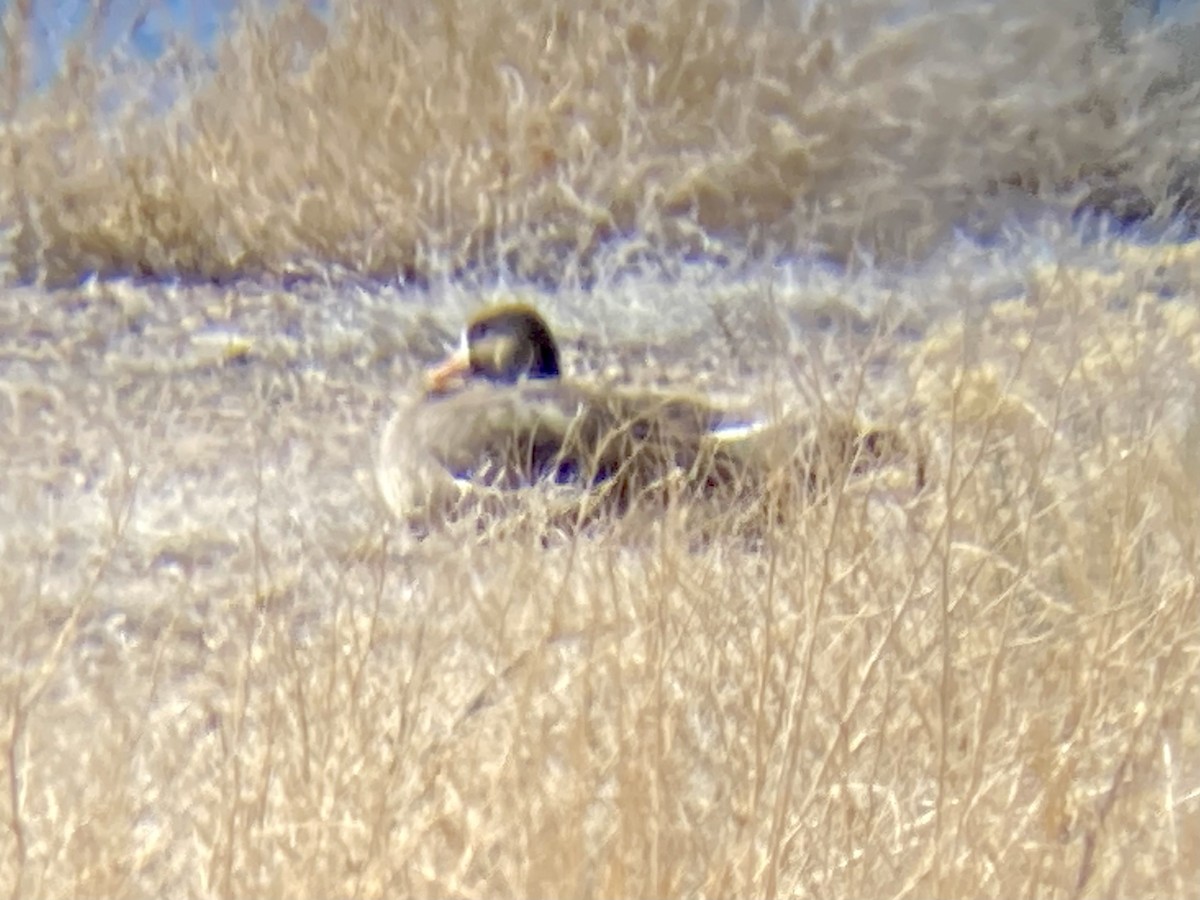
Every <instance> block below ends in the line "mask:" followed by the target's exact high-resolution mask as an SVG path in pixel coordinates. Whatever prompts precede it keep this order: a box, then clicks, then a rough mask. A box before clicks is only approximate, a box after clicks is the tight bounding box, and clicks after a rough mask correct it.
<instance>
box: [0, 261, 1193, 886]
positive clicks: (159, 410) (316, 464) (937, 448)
mask: <svg viewBox="0 0 1200 900" xmlns="http://www.w3.org/2000/svg"><path fill="white" fill-rule="evenodd" d="M1111 252H1112V255H1113V256H1114V257H1115V258H1116V259H1118V261H1120V263H1121V266H1122V268H1121V270H1120V271H1119V273H1118V274H1114V275H1109V276H1103V277H1102V276H1099V275H1096V274H1095V273H1094V271H1093V270H1091V269H1070V268H1062V269H1057V270H1038V269H1033V270H1030V271H1028V272H1026V276H1027V277H1026V282H1027V290H1026V292H1025V293H1024V295H1023V296H1022V297H1020V298H1018V299H1014V300H1013V301H1011V302H1007V303H1003V304H1000V305H997V306H995V307H993V308H992V309H991V310H990V311H988V312H986V313H980V314H979V316H978V317H976V318H975V319H973V320H971V321H968V322H965V323H959V324H950V325H945V326H942V327H940V328H937V329H935V330H933V331H932V332H931V333H930V334H929V335H928V337H927V338H926V339H925V340H923V341H921V342H917V343H904V342H899V343H898V342H897V340H896V339H895V338H889V339H887V340H879V341H868V342H867V344H866V345H865V346H862V345H861V344H859V343H857V342H856V340H857V339H855V338H854V337H853V336H852V335H849V336H848V335H847V334H845V333H842V332H838V331H836V330H835V331H833V332H828V333H826V334H824V335H823V336H822V335H819V336H817V337H815V338H814V337H811V336H809V337H805V336H804V332H803V331H797V332H793V337H792V338H791V341H792V342H794V341H796V340H799V341H800V342H801V344H800V346H802V347H803V348H804V351H805V355H804V356H803V357H800V356H798V348H797V346H795V345H794V343H792V344H789V345H787V347H786V349H784V350H783V351H781V352H779V353H778V354H775V355H772V356H769V357H767V358H765V359H764V360H763V361H762V363H761V364H762V366H763V369H762V371H760V372H759V373H758V374H759V375H760V376H761V378H759V379H757V380H756V379H755V378H753V377H749V378H748V379H747V383H758V384H761V385H774V386H775V387H774V388H773V390H774V391H775V393H776V394H777V395H785V394H790V395H791V396H793V397H795V396H798V395H801V394H806V393H812V392H815V393H817V394H819V395H820V396H823V397H825V398H826V400H828V401H829V402H830V403H852V402H853V401H854V396H855V395H856V394H857V395H858V396H859V404H858V405H859V406H860V407H862V408H864V409H871V408H875V409H877V410H878V409H893V410H894V409H899V408H901V406H902V405H903V404H902V403H901V402H899V401H900V400H902V398H903V397H905V396H909V397H911V398H913V400H914V401H915V403H916V405H915V406H914V408H913V409H912V411H911V415H912V416H913V419H914V421H915V422H918V423H919V425H920V428H921V429H922V431H923V433H924V434H925V436H926V439H927V441H928V443H929V447H930V452H931V465H930V469H931V471H930V486H929V487H928V488H927V490H926V491H925V492H924V493H923V494H919V495H914V494H913V492H912V490H911V482H910V481H908V480H906V476H905V474H904V473H903V472H899V471H892V472H880V473H879V474H877V475H873V476H867V477H864V478H861V479H856V480H854V481H852V482H849V483H848V484H847V485H846V486H845V487H844V489H841V490H836V491H834V492H833V494H832V496H830V497H829V498H828V499H827V500H826V501H825V502H823V503H819V504H815V505H812V506H811V507H807V508H799V509H797V510H795V511H794V514H793V515H792V516H791V517H790V518H789V519H787V520H786V521H781V522H780V523H778V524H777V526H776V527H775V528H774V529H772V530H769V531H768V532H767V533H766V536H765V539H763V540H759V541H753V540H752V541H747V540H746V538H745V537H744V536H743V535H741V534H734V533H728V532H726V531H724V530H723V528H722V525H721V523H722V522H723V521H725V520H724V519H722V518H721V517H720V516H719V515H714V514H713V512H712V511H711V510H706V509H704V508H702V507H695V506H678V507H673V508H671V509H670V510H668V511H667V512H665V513H663V514H661V515H659V516H658V517H656V518H653V519H646V518H639V517H637V516H634V517H632V518H630V519H627V520H625V521H622V522H617V523H613V524H612V525H611V526H610V527H608V528H602V529H600V530H599V531H593V533H591V534H589V535H587V536H584V537H580V538H578V539H576V540H560V541H551V542H550V545H549V546H548V547H544V546H543V543H542V540H541V537H540V535H539V532H538V529H537V528H536V527H533V528H529V529H521V528H510V529H506V530H505V536H496V537H494V538H492V539H490V540H482V541H481V540H479V539H477V538H476V537H475V536H474V533H473V531H471V532H469V533H468V532H463V531H461V530H460V531H454V530H453V529H451V530H449V531H448V532H446V533H445V534H435V535H433V536H432V537H430V538H429V539H428V540H425V541H423V542H420V543H416V542H413V541H412V540H411V539H410V538H408V537H407V536H406V535H405V534H404V533H403V532H400V531H397V530H396V529H395V528H394V527H393V526H392V525H391V524H390V523H389V522H388V520H387V518H386V516H385V515H384V513H383V510H382V508H381V504H380V502H379V500H378V498H377V496H376V494H375V491H374V486H373V481H372V472H371V454H370V443H369V442H370V441H371V440H373V438H372V434H373V433H375V432H376V431H377V428H378V426H379V424H380V422H381V421H382V419H383V417H384V415H385V414H386V412H387V410H388V407H389V406H390V403H389V401H388V399H387V398H388V395H389V394H391V393H393V392H394V391H395V390H396V383H397V380H400V381H402V382H405V381H408V380H409V378H410V377H411V374H412V371H413V367H414V366H415V365H416V364H417V363H418V362H419V361H420V359H421V357H422V353H421V352H420V351H418V352H416V353H415V355H409V354H405V355H403V356H401V357H399V358H390V357H389V356H388V354H389V352H390V347H391V344H390V343H388V341H389V340H390V338H388V337H387V336H385V335H382V334H380V333H379V332H378V331H377V330H376V326H375V325H374V323H373V318H374V316H376V315H379V316H382V315H384V314H385V313H384V309H385V308H386V307H387V306H389V305H390V304H392V303H394V302H395V298H394V297H389V296H387V295H384V296H382V297H376V296H374V295H366V294H361V293H358V294H356V293H353V292H351V293H347V294H344V295H341V296H339V298H338V301H339V303H340V304H342V305H343V308H344V309H345V310H347V311H349V312H350V313H351V315H350V316H349V319H350V321H351V323H352V324H351V326H350V328H351V333H350V334H349V335H344V334H337V333H335V332H334V331H333V330H332V329H329V328H326V329H325V330H324V331H323V330H322V329H320V328H318V327H317V323H319V321H320V320H321V318H322V317H323V316H324V315H325V310H326V309H327V308H328V297H327V296H326V297H325V299H324V302H321V295H320V292H317V291H310V292H309V293H307V294H306V293H305V291H300V292H299V293H291V294H283V293H276V292H269V291H267V292H259V293H257V294H256V293H254V292H248V291H246V290H245V288H244V287H243V288H234V289H219V290H217V289H205V290H202V291H201V290H196V291H192V292H186V291H178V290H169V291H168V290H162V291H156V290H155V289H143V288H131V287H125V286H121V285H112V286H107V287H97V288H95V289H93V290H92V291H91V292H89V293H84V294H78V293H76V294H73V295H70V296H69V298H68V297H61V298H59V299H58V300H57V301H54V302H48V300H47V298H46V297H45V296H44V295H37V294H33V293H29V294H26V293H16V294H10V302H12V303H15V304H19V303H21V302H24V300H28V301H29V303H30V304H31V306H30V307H29V308H28V309H26V310H25V311H24V313H23V315H13V316H12V318H10V319H9V320H8V321H7V322H6V323H5V327H4V329H3V333H4V334H5V335H6V340H7V341H8V344H7V346H6V347H5V352H6V354H7V355H8V356H10V358H16V357H18V356H23V362H22V363H21V364H20V365H14V366H10V368H9V369H8V374H7V375H6V377H5V382H4V386H5V393H4V397H5V401H4V402H5V406H6V417H5V421H7V422H8V423H9V424H7V425H6V426H5V429H4V431H3V432H2V437H3V442H4V447H3V449H4V452H5V454H6V456H7V457H8V459H9V460H10V462H9V464H8V465H9V468H8V472H9V475H10V477H9V479H7V481H6V487H5V489H4V491H3V492H2V493H0V500H2V501H3V503H4V508H3V510H2V512H3V519H4V521H5V522H6V524H5V526H4V531H3V533H2V535H0V538H2V540H3V546H4V554H3V558H4V560H5V562H4V566H3V567H2V568H0V578H2V579H3V583H4V588H3V592H2V594H0V596H2V597H3V603H4V610H3V615H4V621H5V622H6V623H7V624H6V626H5V629H4V631H3V638H2V640H3V658H4V659H5V660H6V663H5V667H4V670H3V679H2V680H0V702H2V704H3V708H4V709H5V717H4V722H5V729H4V732H3V734H2V735H0V748H2V749H3V751H4V754H3V759H4V764H3V771H4V772H5V776H6V780H5V783H4V790H3V797H4V801H5V802H4V814H3V817H2V821H3V824H4V831H3V838H0V849H2V856H0V884H3V885H4V886H5V887H7V888H8V889H9V890H10V892H11V893H12V895H13V896H21V897H26V896H42V895H61V894H72V895H79V896H114V895H131V894H134V895H154V896H165V895H166V896H174V895H184V894H186V895H193V894H198V895H205V896H208V895H212V896H246V895H249V894H255V895H279V894H288V895H293V896H294V895H296V894H298V893H299V894H302V895H305V896H351V895H355V896H396V895H405V896H408V895H413V896H417V895H428V896H447V895H463V896H475V895H485V896H561V895H574V896H581V895H582V896H605V897H607V896H682V895H695V894H703V895H711V896H744V895H752V894H782V895H789V896H795V895H797V894H801V895H809V894H820V895H828V894H832V895H846V896H1003V897H1010V896H1020V895H1033V894H1037V895H1041V896H1055V897H1076V896H1112V895H1121V896H1173V897H1183V896H1186V895H1187V893H1188V892H1189V890H1190V889H1189V888H1188V887H1187V885H1189V884H1194V876H1195V874H1196V871H1197V867H1198V865H1200V793H1198V791H1200V767H1198V766H1197V760H1200V714H1198V713H1197V710H1200V703H1198V702H1197V701H1198V700H1200V697H1198V696H1197V695H1198V694H1200V608H1198V607H1200V599H1198V593H1197V584H1198V581H1197V577H1198V574H1200V573H1198V566H1200V555H1198V551H1197V534H1198V531H1197V515H1198V510H1200V506H1198V504H1197V501H1196V497H1197V496H1200V494H1198V492H1197V488H1198V487H1200V485H1198V483H1197V482H1198V481H1200V455H1198V453H1200V451H1198V450H1197V443H1196V441H1197V431H1198V429H1197V426H1196V419H1195V406H1194V396H1193V394H1192V393H1191V392H1192V391H1194V389H1195V386H1196V384H1197V383H1200V381H1198V376H1200V338H1198V337H1197V335H1200V328H1198V327H1197V324H1198V323H1197V321H1196V312H1195V307H1194V304H1193V302H1192V300H1190V299H1187V300H1185V299H1180V300H1172V301H1164V300H1162V299H1161V298H1160V297H1159V296H1158V292H1159V291H1160V290H1166V289H1174V288H1179V287H1181V286H1183V285H1187V284H1194V283H1195V278H1196V276H1197V273H1198V272H1200V261H1198V258H1197V255H1196V253H1195V251H1191V252H1190V253H1189V254H1188V255H1182V254H1181V255H1178V256H1177V257H1175V258H1168V257H1167V256H1166V255H1164V253H1162V252H1155V253H1150V254H1147V255H1146V258H1145V259H1140V258H1133V257H1122V256H1121V255H1120V253H1121V252H1122V251H1120V248H1118V247H1114V248H1112V251H1111ZM922 284H924V285H928V284H929V282H928V281H927V280H922V279H917V280H915V281H914V282H913V284H911V285H910V286H909V288H910V289H915V288H916V287H917V286H918V285H922ZM625 290H627V291H629V290H631V289H629V288H626V289H625ZM645 290H646V288H645V287H644V286H639V287H637V288H636V291H640V292H644V291H645ZM724 290H725V294H724V295H723V296H724V299H728V300H739V301H740V302H742V303H743V304H752V303H754V302H755V301H754V297H755V296H758V297H759V298H762V297H766V296H770V297H771V298H772V299H771V300H770V302H771V303H772V304H773V308H774V309H775V310H776V311H777V312H778V313H779V314H780V315H781V316H785V317H786V316H787V315H788V314H789V313H790V312H791V310H792V309H793V308H802V307H803V306H805V305H807V303H809V302H810V301H811V299H812V297H811V294H810V293H809V292H808V291H805V290H802V289H794V290H793V291H791V292H786V291H781V290H779V289H777V288H771V287H770V286H769V285H768V284H764V283H749V284H747V285H744V286H743V287H742V288H740V289H739V290H740V291H741V293H740V294H738V295H735V294H733V293H731V291H732V289H728V288H727V289H724ZM147 291H148V292H149V295H148V296H146V292H147ZM629 296H634V295H633V294H627V295H625V297H624V299H628V297H629ZM641 296H643V297H644V293H643V294H642V295H641ZM1193 296H1194V295H1193ZM137 297H141V298H142V299H143V300H144V301H145V311H144V312H143V313H141V314H140V315H139V316H138V317H137V318H136V322H137V324H138V328H139V332H138V334H137V337H136V339H135V340H134V342H133V343H129V344H124V343H122V342H123V341H124V340H125V338H123V337H122V335H125V334H126V333H127V329H128V322H127V320H126V319H125V318H123V313H122V312H121V310H122V309H127V308H128V307H129V306H130V305H132V299H131V298H137ZM68 299H69V300H70V302H69V303H67V302H65V301H67V300H68ZM617 299H618V302H619V301H620V300H622V299H623V298H622V295H621V294H620V293H618V295H617ZM935 299H936V298H935ZM222 302H225V303H234V304H238V305H239V307H240V310H241V313H240V316H239V322H240V323H241V324H242V325H243V327H245V328H246V329H247V331H249V330H251V329H252V328H258V329H261V332H262V334H261V336H255V337H254V338H253V340H250V339H247V346H248V349H244V348H242V345H236V347H238V348H241V349H239V350H238V352H237V353H230V351H229V349H228V347H223V348H219V349H220V350H221V352H220V353H218V355H217V357H216V361H214V358H213V355H212V351H211V349H210V347H209V346H208V345H207V344H206V343H202V342H201V341H199V339H198V336H196V335H190V336H189V335H188V334H187V333H186V332H185V331H183V330H181V329H180V328H179V327H178V326H177V325H176V326H175V327H169V326H168V324H167V323H170V322H179V321H185V320H186V311H187V310H188V309H189V308H191V307H193V306H195V305H200V306H202V307H207V308H212V307H216V306H219V305H220V304H221V303H222ZM545 302H546V303H547V305H548V306H550V307H551V308H554V304H555V303H556V301H553V300H547V301H545ZM557 302H562V301H557ZM30 309H32V310H33V311H34V313H33V314H30ZM159 316H161V317H162V318H158V317H159ZM289 319H294V321H295V322H296V324H297V326H298V327H297V330H298V332H299V333H302V334H306V335H311V337H310V338H308V339H307V340H306V341H305V342H303V343H299V344H298V345H296V346H294V347H292V349H291V351H290V355H289V352H285V349H286V348H285V347H284V345H278V344H272V343H271V342H270V338H271V336H272V335H273V334H275V333H276V332H277V330H278V329H279V328H280V326H281V323H282V322H284V321H287V320H289ZM255 323H257V325H255ZM423 329H424V327H423V326H422V327H417V328H415V330H414V331H413V332H411V333H412V334H414V335H417V336H414V337H413V342H414V345H417V344H419V343H420V342H421V341H422V340H425V338H421V337H419V334H420V333H424V332H423ZM567 330H568V333H569V332H570V329H569V328H568V329H567ZM399 331H400V333H409V332H405V331H404V330H403V329H399ZM339 346H344V347H346V348H348V349H344V350H342V351H341V352H339V350H338V347H339ZM134 347H136V348H137V349H138V350H140V353H135V352H133V348H134ZM172 348H174V349H172ZM613 352H614V355H616V353H617V352H619V345H617V346H614V348H613ZM801 358H803V359H804V362H799V361H798V360H799V359H801ZM687 362H688V360H686V359H683V360H680V363H681V364H686V363H687ZM906 367H907V368H908V370H909V371H910V373H911V374H910V375H906V374H905V369H906ZM822 372H840V373H842V374H846V373H848V374H849V375H850V377H849V378H843V379H842V380H841V381H838V382H836V383H835V382H833V381H831V380H829V379H828V378H826V377H825V376H823V375H821V374H820V373H822ZM22 373H23V374H22ZM405 373H408V374H405ZM648 374H655V373H648ZM856 385H857V386H856ZM763 390H764V391H765V390H766V389H765V388H764V389H763ZM522 514H524V515H525V516H526V517H527V518H526V519H525V520H524V521H526V522H527V523H529V524H531V525H534V526H536V524H537V517H538V510H537V508H536V506H530V507H528V508H526V509H525V510H524V511H523V513H522V512H521V511H518V512H517V513H515V515H516V516H517V517H520V516H521V515H522ZM512 521H513V520H511V519H510V520H509V521H508V523H509V524H511V522H512ZM517 521H520V519H519V518H518V519H517ZM698 525H699V526H704V527H705V528H706V530H707V531H708V541H707V543H704V544H702V545H697V544H696V543H695V540H694V538H695V535H696V533H697V526H698ZM497 534H499V532H498V533H497Z"/></svg>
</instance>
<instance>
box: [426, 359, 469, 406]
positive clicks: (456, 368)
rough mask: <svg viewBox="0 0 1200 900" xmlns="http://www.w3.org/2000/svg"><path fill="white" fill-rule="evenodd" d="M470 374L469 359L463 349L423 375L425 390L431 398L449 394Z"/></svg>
mask: <svg viewBox="0 0 1200 900" xmlns="http://www.w3.org/2000/svg"><path fill="white" fill-rule="evenodd" d="M470 372H471V357H470V354H469V353H468V352H467V351H466V350H465V349H459V350H457V351H455V352H454V353H453V354H451V355H450V356H448V357H446V359H445V360H444V361H443V362H441V363H439V364H438V365H436V366H434V367H433V368H432V369H429V370H428V371H426V373H425V390H426V391H428V393H429V394H430V395H431V396H435V397H436V396H440V395H442V394H447V393H449V392H450V391H451V390H452V389H453V388H455V387H458V386H460V385H461V384H462V382H463V381H465V380H466V377H467V375H469V374H470Z"/></svg>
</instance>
